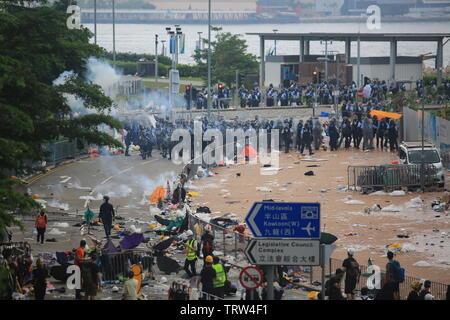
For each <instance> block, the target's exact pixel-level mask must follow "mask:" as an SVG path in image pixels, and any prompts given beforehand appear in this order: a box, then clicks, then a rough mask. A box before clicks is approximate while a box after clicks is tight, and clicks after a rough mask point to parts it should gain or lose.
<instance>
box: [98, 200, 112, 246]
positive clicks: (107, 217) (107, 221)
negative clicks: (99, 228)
mask: <svg viewBox="0 0 450 320" xmlns="http://www.w3.org/2000/svg"><path fill="white" fill-rule="evenodd" d="M103 200H104V202H103V203H102V205H101V206H100V213H99V218H100V221H101V222H102V223H103V228H104V229H105V235H106V238H108V239H109V237H110V235H111V228H112V223H113V219H114V217H115V212H114V208H113V206H112V204H110V203H109V197H108V196H104V197H103Z"/></svg>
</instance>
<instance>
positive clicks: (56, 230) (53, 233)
mask: <svg viewBox="0 0 450 320" xmlns="http://www.w3.org/2000/svg"><path fill="white" fill-rule="evenodd" d="M65 233H66V232H65V231H60V230H59V229H57V228H53V229H51V230H50V231H49V232H48V234H51V235H56V236H58V235H62V234H65Z"/></svg>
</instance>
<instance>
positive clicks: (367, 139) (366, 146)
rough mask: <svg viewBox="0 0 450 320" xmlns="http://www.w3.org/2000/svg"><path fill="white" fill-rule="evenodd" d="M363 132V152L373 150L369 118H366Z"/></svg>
mask: <svg viewBox="0 0 450 320" xmlns="http://www.w3.org/2000/svg"><path fill="white" fill-rule="evenodd" d="M362 132H363V150H364V151H366V150H372V149H373V123H372V120H371V119H370V118H369V117H366V118H365V119H364V122H363V127H362Z"/></svg>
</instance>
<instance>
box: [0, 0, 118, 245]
mask: <svg viewBox="0 0 450 320" xmlns="http://www.w3.org/2000/svg"><path fill="white" fill-rule="evenodd" d="M30 3H31V4H32V5H36V6H29V5H28V4H30ZM23 4H24V1H20V0H16V1H0V43H1V45H0V114H1V126H0V149H1V150H2V152H0V238H1V236H2V232H4V230H5V227H8V226H11V225H17V224H18V225H20V224H19V223H18V221H17V220H16V219H15V218H14V214H15V213H19V212H27V211H29V210H31V209H33V208H38V205H37V203H36V202H35V201H34V200H32V199H30V198H29V197H27V196H25V195H24V194H23V192H19V191H18V190H19V189H17V180H16V179H11V177H10V176H12V175H21V174H24V173H30V172H32V170H34V169H33V168H32V164H33V163H36V162H39V161H42V160H43V159H45V157H46V155H47V154H46V152H45V151H44V150H43V149H42V147H41V146H42V144H44V143H48V142H51V141H54V140H55V139H57V138H59V137H66V138H68V139H70V140H75V139H77V141H81V140H84V141H86V142H87V143H92V144H97V145H109V146H121V143H120V142H119V141H117V140H115V139H113V138H112V137H111V136H109V135H108V134H106V133H104V132H100V131H99V129H98V126H99V125H100V124H106V125H107V126H109V127H111V128H116V129H119V128H121V124H120V122H119V121H117V120H115V119H113V118H112V117H111V116H109V115H107V114H106V112H105V111H109V110H111V108H112V107H113V103H112V101H111V99H110V98H108V97H106V96H105V95H104V93H103V91H102V89H101V87H100V86H98V85H94V84H92V83H88V82H87V81H86V78H85V74H86V69H85V62H86V60H87V59H88V58H89V57H91V56H102V55H103V50H102V49H101V48H100V47H98V46H96V45H93V44H90V43H89V39H90V38H91V37H92V34H91V32H90V31H89V30H88V29H86V28H83V29H80V30H69V29H68V28H67V26H66V20H67V17H68V14H66V13H65V12H63V11H61V10H57V9H55V8H54V7H50V6H46V5H41V4H46V1H42V0H35V1H26V3H25V5H23ZM69 70H72V71H73V72H74V74H73V75H72V76H71V77H70V78H69V79H68V81H66V83H65V84H62V85H53V81H54V80H55V79H57V78H58V77H59V76H60V74H61V73H62V72H64V71H69ZM66 94H73V95H75V96H76V97H77V98H80V99H82V100H83V101H84V104H85V106H86V108H89V109H92V110H94V111H96V112H97V113H92V114H89V115H86V116H82V117H78V118H74V117H73V116H72V112H71V109H70V106H69V105H68V103H67V101H66V98H65V96H66ZM78 139H80V140H78ZM80 147H82V146H81V145H80Z"/></svg>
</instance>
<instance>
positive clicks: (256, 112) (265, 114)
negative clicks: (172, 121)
mask: <svg viewBox="0 0 450 320" xmlns="http://www.w3.org/2000/svg"><path fill="white" fill-rule="evenodd" d="M321 112H328V113H330V112H332V108H331V107H329V106H323V107H318V108H317V110H315V115H316V116H319V115H320V113H321ZM207 114H208V112H207V110H193V111H192V117H193V118H194V119H195V118H197V117H203V116H206V115H207ZM211 114H213V115H215V116H222V117H224V118H225V119H227V120H229V119H234V118H236V117H239V119H241V120H247V119H249V120H253V119H255V116H258V117H259V119H260V120H262V119H268V120H278V119H282V120H284V119H289V118H290V117H292V118H294V120H300V119H303V120H305V119H308V118H309V117H311V116H313V110H312V109H311V108H302V107H272V108H262V107H259V108H246V109H240V108H239V109H220V110H219V111H217V110H213V111H211ZM173 116H174V117H175V118H178V117H181V118H184V119H190V112H187V111H178V112H175V113H174V114H173ZM323 119H325V118H323Z"/></svg>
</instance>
